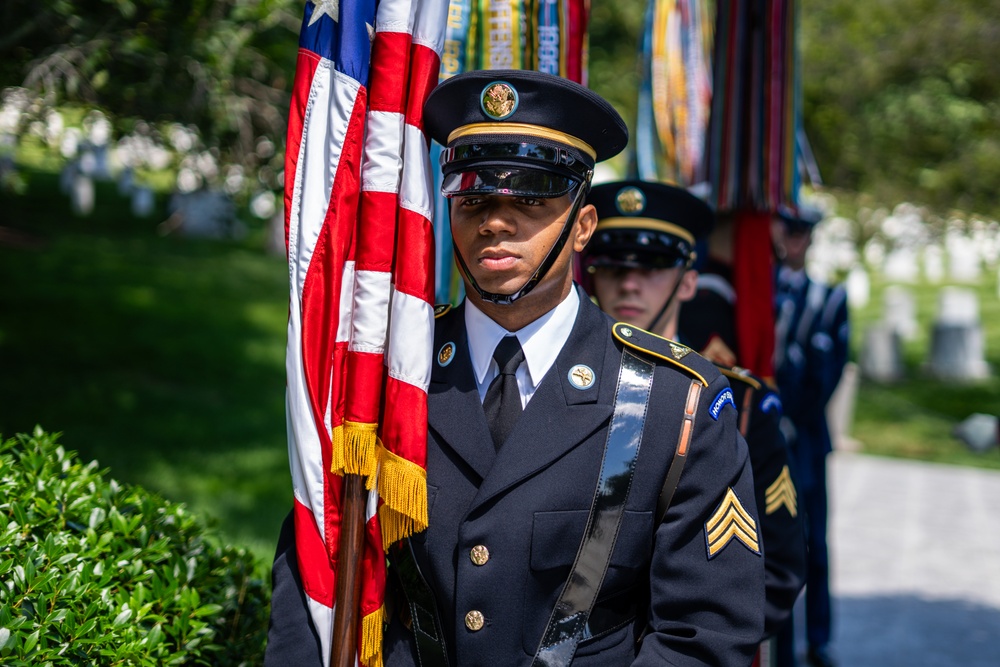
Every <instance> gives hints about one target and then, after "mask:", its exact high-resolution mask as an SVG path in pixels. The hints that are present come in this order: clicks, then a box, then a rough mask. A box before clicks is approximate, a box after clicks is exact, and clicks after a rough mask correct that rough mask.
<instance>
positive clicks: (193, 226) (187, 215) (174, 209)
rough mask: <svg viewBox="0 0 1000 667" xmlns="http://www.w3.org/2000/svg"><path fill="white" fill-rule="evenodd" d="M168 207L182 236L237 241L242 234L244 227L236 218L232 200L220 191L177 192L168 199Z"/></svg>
mask: <svg viewBox="0 0 1000 667" xmlns="http://www.w3.org/2000/svg"><path fill="white" fill-rule="evenodd" d="M169 208H170V213H171V217H172V218H174V219H175V220H176V221H177V223H178V224H177V225H176V228H177V229H178V230H179V232H180V233H181V235H183V236H191V237H201V238H217V239H218V238H239V237H240V236H242V235H243V234H244V233H245V227H244V226H243V224H242V223H240V222H239V221H238V220H237V219H236V206H235V205H234V204H233V200H232V199H230V198H229V195H227V194H226V193H224V192H219V191H216V190H208V189H201V190H196V191H194V192H177V193H174V195H173V196H172V197H171V198H170V204H169Z"/></svg>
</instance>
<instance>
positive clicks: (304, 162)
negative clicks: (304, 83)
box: [288, 59, 358, 308]
mask: <svg viewBox="0 0 1000 667" xmlns="http://www.w3.org/2000/svg"><path fill="white" fill-rule="evenodd" d="M357 96H358V82H357V81H355V80H354V79H352V78H351V77H349V76H347V75H346V74H341V73H340V72H338V71H337V70H335V69H334V68H333V65H332V63H330V61H329V60H325V59H323V60H320V62H319V65H317V68H316V74H315V75H314V76H313V80H312V87H311V88H310V90H309V103H308V104H307V105H306V111H305V117H304V118H303V123H302V125H303V126H302V134H303V136H304V137H305V140H304V141H303V142H302V145H301V147H300V149H299V159H298V163H297V167H296V170H295V187H294V189H293V193H292V204H291V211H290V216H289V238H288V270H289V273H290V276H289V277H290V282H291V284H292V285H293V286H294V290H293V291H294V292H296V295H295V296H296V297H301V295H302V289H303V287H304V285H305V280H306V275H307V274H308V272H309V263H310V262H311V261H312V255H313V251H314V250H315V248H316V240H317V239H318V238H319V234H320V231H321V230H322V228H323V222H324V220H325V219H326V214H327V209H328V208H329V206H330V193H331V192H332V191H333V181H334V177H335V176H336V175H337V168H338V166H339V165H340V156H341V152H342V149H343V146H344V141H345V137H346V134H347V128H348V125H349V123H350V120H351V112H352V110H353V109H354V103H355V101H356V100H357ZM303 193H304V196H303ZM298 306H299V304H298V298H296V303H294V304H293V308H297V307H298Z"/></svg>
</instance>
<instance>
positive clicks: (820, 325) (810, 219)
mask: <svg viewBox="0 0 1000 667" xmlns="http://www.w3.org/2000/svg"><path fill="white" fill-rule="evenodd" d="M821 217H822V214H821V212H820V211H819V210H818V209H816V208H813V207H810V206H805V205H803V206H800V207H799V209H798V210H797V211H792V210H788V209H782V210H781V211H779V214H778V216H777V219H776V221H775V224H774V226H773V232H774V233H773V236H774V244H775V251H776V254H777V255H778V259H779V260H780V267H779V269H778V272H777V284H776V286H775V319H776V324H775V360H774V368H775V379H776V380H777V383H778V388H779V389H780V391H781V394H782V396H783V397H784V398H785V401H784V404H785V414H784V418H783V420H782V427H783V430H784V431H785V433H786V436H787V438H788V442H789V444H790V446H791V452H792V459H793V461H794V463H795V465H796V468H797V473H798V474H797V478H796V479H797V481H798V482H799V488H800V491H801V498H802V502H801V504H802V508H803V510H804V512H805V515H806V522H807V523H806V535H807V545H808V568H807V577H806V592H805V601H806V640H807V642H808V651H807V654H806V655H807V660H808V661H809V664H811V665H814V666H817V667H828V666H830V665H832V664H833V659H832V657H831V655H830V651H829V646H828V645H829V643H830V636H831V632H830V630H831V618H830V580H829V577H830V564H829V556H828V553H827V544H826V529H827V491H826V456H827V454H829V453H830V451H832V444H831V441H830V430H829V428H828V427H827V421H826V404H827V402H828V401H829V400H830V396H832V395H833V391H834V389H836V387H837V383H838V382H839V381H840V376H841V374H842V373H843V370H844V365H845V364H846V363H847V350H848V320H847V294H846V292H845V290H844V288H843V287H841V286H837V287H829V286H827V285H824V284H823V283H820V282H817V281H814V280H812V279H811V278H810V277H809V276H808V274H807V273H806V271H805V259H806V252H807V250H808V249H809V246H810V244H811V242H812V232H813V228H814V227H815V225H816V224H817V223H818V222H819V221H820V219H821ZM793 637H794V634H793V632H792V628H791V624H789V627H788V628H787V629H786V630H784V631H783V632H782V633H781V638H780V643H781V644H782V645H783V647H782V650H781V651H780V656H781V657H780V662H779V665H780V667H788V666H790V665H794V664H795V651H794V645H793Z"/></svg>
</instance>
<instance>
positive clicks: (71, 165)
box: [59, 160, 80, 196]
mask: <svg viewBox="0 0 1000 667" xmlns="http://www.w3.org/2000/svg"><path fill="white" fill-rule="evenodd" d="M79 171H80V170H79V169H78V168H77V165H76V161H75V160H74V161H71V162H67V163H66V164H64V165H63V168H62V171H60V172H59V192H61V193H63V194H64V195H66V196H70V194H71V193H72V192H73V181H74V180H76V175H77V173H78V172H79Z"/></svg>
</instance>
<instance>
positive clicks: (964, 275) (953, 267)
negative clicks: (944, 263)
mask: <svg viewBox="0 0 1000 667" xmlns="http://www.w3.org/2000/svg"><path fill="white" fill-rule="evenodd" d="M946 246H947V249H948V273H949V274H950V275H951V279H952V280H954V281H956V282H963V283H975V282H979V277H980V269H981V266H982V264H981V262H980V259H979V248H977V247H976V243H975V242H974V241H973V240H972V239H971V238H969V237H968V236H965V235H963V234H958V233H952V234H949V235H948V237H947V240H946Z"/></svg>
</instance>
